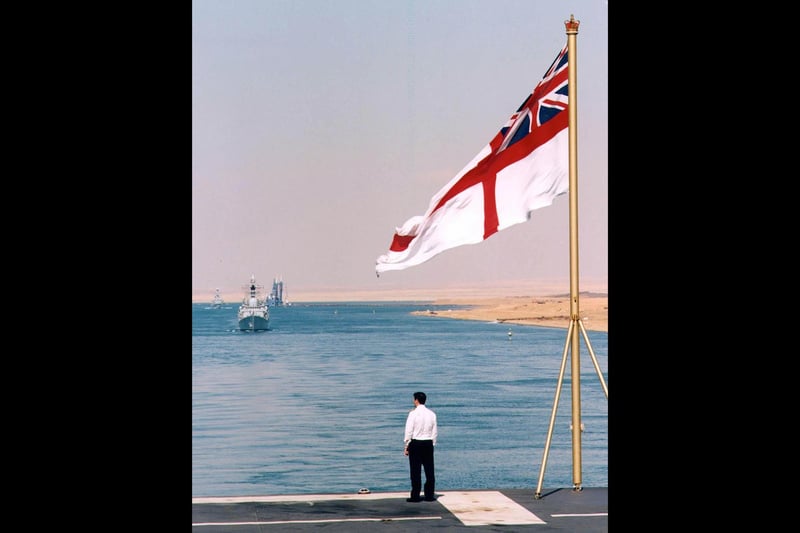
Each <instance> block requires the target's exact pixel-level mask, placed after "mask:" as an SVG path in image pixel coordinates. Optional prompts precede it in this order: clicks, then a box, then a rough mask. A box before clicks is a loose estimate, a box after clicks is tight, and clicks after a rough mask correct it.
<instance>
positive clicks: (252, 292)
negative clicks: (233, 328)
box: [238, 275, 269, 331]
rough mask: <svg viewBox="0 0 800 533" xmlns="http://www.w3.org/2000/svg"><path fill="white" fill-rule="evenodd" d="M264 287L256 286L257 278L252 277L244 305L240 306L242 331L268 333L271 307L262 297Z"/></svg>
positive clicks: (243, 301) (240, 326) (240, 327)
mask: <svg viewBox="0 0 800 533" xmlns="http://www.w3.org/2000/svg"><path fill="white" fill-rule="evenodd" d="M263 288H264V286H263V285H256V277H255V276H254V275H253V276H250V285H248V286H246V289H247V292H246V293H245V296H244V299H243V300H242V304H241V305H240V306H239V316H238V318H239V329H240V330H241V331H266V330H267V329H269V306H267V301H266V299H265V298H264V297H263V295H262V289H263Z"/></svg>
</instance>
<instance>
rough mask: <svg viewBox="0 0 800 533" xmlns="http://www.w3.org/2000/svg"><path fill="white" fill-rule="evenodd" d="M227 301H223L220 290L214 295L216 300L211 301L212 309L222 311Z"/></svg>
mask: <svg viewBox="0 0 800 533" xmlns="http://www.w3.org/2000/svg"><path fill="white" fill-rule="evenodd" d="M224 303H225V300H223V299H222V296H220V295H219V289H217V292H216V293H215V294H214V299H213V300H211V309H221V308H222V306H223V304H224Z"/></svg>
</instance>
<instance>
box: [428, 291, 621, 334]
mask: <svg viewBox="0 0 800 533" xmlns="http://www.w3.org/2000/svg"><path fill="white" fill-rule="evenodd" d="M433 303H434V304H436V305H467V306H469V307H468V308H466V309H447V310H443V311H414V312H413V314H415V315H424V316H430V317H432V318H435V317H445V318H458V319H462V320H482V321H485V322H489V321H497V322H503V323H506V324H518V325H524V326H545V327H554V328H563V329H567V328H568V327H569V323H570V316H569V309H570V302H569V295H557V296H519V297H504V298H485V299H470V300H460V299H438V300H435V301H434V302H433ZM578 308H579V310H580V315H581V319H582V323H583V326H584V327H585V328H586V329H587V330H588V331H605V332H608V295H607V294H602V293H591V292H587V293H584V292H581V293H580V295H579V298H578Z"/></svg>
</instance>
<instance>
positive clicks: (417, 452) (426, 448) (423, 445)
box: [408, 440, 436, 499]
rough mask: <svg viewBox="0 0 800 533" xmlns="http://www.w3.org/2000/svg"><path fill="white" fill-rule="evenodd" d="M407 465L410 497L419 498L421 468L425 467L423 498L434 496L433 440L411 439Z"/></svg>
mask: <svg viewBox="0 0 800 533" xmlns="http://www.w3.org/2000/svg"><path fill="white" fill-rule="evenodd" d="M408 466H409V468H410V469H411V498H413V499H417V498H419V493H420V490H421V489H422V469H423V468H424V469H425V498H426V499H433V498H434V492H433V491H434V489H435V488H436V475H435V474H434V472H433V441H431V440H412V441H411V442H410V443H409V444H408Z"/></svg>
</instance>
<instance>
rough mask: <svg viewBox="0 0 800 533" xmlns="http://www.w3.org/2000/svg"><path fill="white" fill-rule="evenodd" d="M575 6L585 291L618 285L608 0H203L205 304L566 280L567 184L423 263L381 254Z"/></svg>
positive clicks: (510, 101) (198, 48) (545, 51)
mask: <svg viewBox="0 0 800 533" xmlns="http://www.w3.org/2000/svg"><path fill="white" fill-rule="evenodd" d="M571 14H573V15H574V16H575V19H576V20H579V21H580V28H579V31H578V36H577V57H575V55H573V54H572V53H571V54H570V61H577V98H578V105H577V109H578V120H577V122H578V124H577V130H578V207H579V211H578V222H579V229H578V237H579V246H580V247H579V254H578V256H579V267H580V278H579V279H580V289H581V290H582V291H583V290H603V291H605V290H606V289H607V279H608V232H607V230H608V194H607V186H608V164H607V163H608V157H607V153H608V140H607V131H608V128H607V127H608V2H607V0H564V1H556V0H550V1H545V0H541V1H540V0H394V1H388V0H387V1H378V0H193V2H192V295H193V300H194V299H199V300H201V301H202V300H209V301H210V299H211V298H212V297H213V293H214V289H215V288H220V290H221V292H222V293H223V295H226V299H228V300H231V299H236V300H238V299H239V297H240V296H241V295H242V286H243V285H244V284H246V283H247V282H248V280H249V278H250V275H251V274H254V275H255V276H256V279H257V281H259V282H261V283H263V284H265V285H267V286H270V285H271V283H272V280H273V279H275V278H281V279H283V281H284V283H285V286H286V290H287V293H288V296H289V299H290V300H296V301H303V300H305V301H308V300H318V299H325V298H323V295H325V294H334V293H349V294H358V295H359V296H361V295H362V294H374V295H376V296H379V295H383V296H384V297H383V298H377V299H385V296H386V295H387V294H388V295H392V294H394V295H398V296H400V295H407V294H423V295H426V294H429V295H431V297H439V296H442V295H443V294H453V295H457V294H459V293H460V291H465V290H466V291H471V290H476V289H477V290H480V289H482V288H493V287H504V288H506V289H503V294H501V295H504V296H505V295H512V296H513V295H514V294H513V288H514V287H520V290H521V288H522V287H527V286H539V285H552V286H555V287H557V288H558V289H559V292H563V293H567V292H569V201H568V199H569V197H568V195H563V196H560V197H558V198H556V200H555V202H554V203H553V205H552V206H549V207H545V208H542V209H539V210H537V211H534V212H533V216H532V218H531V220H529V221H528V222H525V223H522V224H518V225H516V226H513V227H511V228H508V229H505V230H503V231H500V232H498V233H496V234H495V235H493V236H492V237H490V238H489V239H487V240H486V241H484V242H481V243H478V244H474V245H467V246H461V247H458V248H455V249H452V250H448V251H446V252H444V253H442V254H440V255H438V256H436V257H434V258H433V259H431V260H430V261H428V262H426V263H424V264H422V265H419V266H414V267H411V268H408V269H406V270H402V271H392V272H385V273H383V274H381V276H380V277H377V276H376V275H375V259H376V258H377V257H378V256H379V255H381V254H383V253H385V252H386V251H387V250H388V247H389V244H390V242H391V240H392V235H393V234H394V230H395V227H397V226H399V225H401V224H402V223H403V222H405V221H406V220H407V219H408V218H409V217H411V216H413V215H422V214H424V213H425V210H426V209H427V207H428V203H429V201H430V199H431V197H432V196H433V195H434V194H435V193H436V192H437V191H438V190H439V189H440V188H441V187H442V186H444V185H445V184H446V183H447V182H448V181H449V180H450V179H451V178H452V177H453V176H455V175H456V174H457V173H458V172H459V171H460V170H461V169H462V168H463V167H464V166H465V165H466V164H467V163H468V162H469V161H471V160H472V158H473V157H474V156H475V155H476V154H477V153H478V152H479V151H480V150H481V149H482V148H483V147H484V146H485V145H486V144H487V143H488V142H489V140H490V139H491V138H492V137H493V136H494V135H495V134H496V133H497V131H498V130H499V129H500V127H501V126H502V125H503V124H504V123H505V122H506V120H507V119H508V117H509V116H510V115H511V113H513V112H514V111H515V110H516V109H517V107H519V105H520V104H521V103H522V101H523V100H524V99H525V97H527V95H528V94H530V92H531V91H532V90H533V88H534V87H535V86H536V83H537V82H538V81H539V80H540V79H541V77H542V75H543V74H544V72H545V70H546V69H547V68H548V67H549V66H550V63H551V62H552V61H553V59H555V57H556V55H557V54H558V52H559V51H560V49H561V47H562V46H563V45H564V44H565V43H566V42H567V36H566V32H565V28H564V21H565V20H567V19H569V17H570V15H571ZM573 90H574V88H573V87H570V91H573ZM509 287H510V288H512V289H511V290H508V289H507V288H509ZM526 294H529V291H525V292H524V293H523V294H519V296H523V295H526ZM363 299H369V298H366V297H365V298H363Z"/></svg>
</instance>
